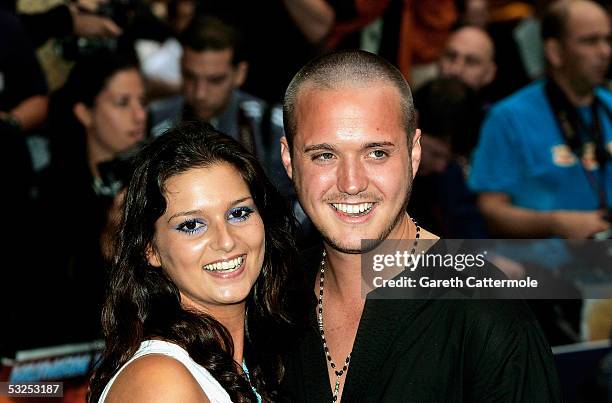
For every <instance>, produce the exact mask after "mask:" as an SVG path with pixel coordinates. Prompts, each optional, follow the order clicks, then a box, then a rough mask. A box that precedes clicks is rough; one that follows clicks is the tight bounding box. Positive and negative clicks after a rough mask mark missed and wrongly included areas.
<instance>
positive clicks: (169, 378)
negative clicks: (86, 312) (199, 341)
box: [105, 354, 209, 403]
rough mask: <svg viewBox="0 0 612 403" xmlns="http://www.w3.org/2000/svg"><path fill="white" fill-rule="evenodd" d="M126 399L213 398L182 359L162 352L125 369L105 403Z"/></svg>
mask: <svg viewBox="0 0 612 403" xmlns="http://www.w3.org/2000/svg"><path fill="white" fill-rule="evenodd" d="M126 401H130V402H151V403H157V402H160V403H161V402H181V403H208V402H209V399H208V397H206V394H205V393H204V391H203V390H202V388H201V387H200V385H199V384H198V382H197V381H196V379H195V378H194V377H193V376H192V375H191V373H190V372H189V370H188V369H187V368H186V367H185V366H184V365H183V364H182V363H181V362H180V361H177V360H175V359H174V358H171V357H168V356H165V355H162V354H148V355H145V356H143V357H140V358H138V359H136V360H134V361H133V362H131V363H130V364H129V365H128V366H127V367H125V368H124V369H123V371H121V373H120V374H119V376H118V377H117V379H115V382H114V383H113V386H112V387H111V389H110V391H109V394H108V395H107V397H106V400H105V403H119V402H126Z"/></svg>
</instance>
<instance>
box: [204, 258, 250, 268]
mask: <svg viewBox="0 0 612 403" xmlns="http://www.w3.org/2000/svg"><path fill="white" fill-rule="evenodd" d="M243 260H244V256H240V257H237V258H235V259H232V260H227V261H224V262H216V263H211V264H207V265H204V267H203V268H204V270H208V271H230V270H234V269H236V268H238V267H240V265H241V264H242V261H243Z"/></svg>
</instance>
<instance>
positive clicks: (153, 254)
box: [145, 244, 161, 267]
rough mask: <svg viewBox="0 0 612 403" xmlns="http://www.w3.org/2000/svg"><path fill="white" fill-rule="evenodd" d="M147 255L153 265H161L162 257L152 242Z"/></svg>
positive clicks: (148, 246)
mask: <svg viewBox="0 0 612 403" xmlns="http://www.w3.org/2000/svg"><path fill="white" fill-rule="evenodd" d="M145 254H146V255H147V261H148V262H149V264H150V265H151V266H153V267H161V259H160V258H159V253H157V251H156V250H155V247H154V246H153V245H152V244H149V245H147V250H146V251H145Z"/></svg>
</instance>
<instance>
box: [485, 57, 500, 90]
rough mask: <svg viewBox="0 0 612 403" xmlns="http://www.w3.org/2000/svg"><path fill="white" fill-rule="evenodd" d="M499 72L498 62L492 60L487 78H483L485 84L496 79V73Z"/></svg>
mask: <svg viewBox="0 0 612 403" xmlns="http://www.w3.org/2000/svg"><path fill="white" fill-rule="evenodd" d="M496 74H497V64H495V63H494V62H491V65H490V66H489V68H488V69H487V72H486V75H485V78H484V80H483V85H489V84H491V83H492V82H493V80H495V75H496Z"/></svg>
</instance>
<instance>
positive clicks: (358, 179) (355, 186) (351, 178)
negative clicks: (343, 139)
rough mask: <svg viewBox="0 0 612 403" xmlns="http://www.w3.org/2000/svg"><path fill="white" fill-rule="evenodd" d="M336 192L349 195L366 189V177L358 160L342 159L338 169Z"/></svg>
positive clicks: (365, 172) (364, 170)
mask: <svg viewBox="0 0 612 403" xmlns="http://www.w3.org/2000/svg"><path fill="white" fill-rule="evenodd" d="M337 186H338V190H339V191H341V192H343V193H347V194H350V195H355V194H358V193H360V192H363V191H364V190H366V189H367V188H368V175H367V171H366V169H365V167H364V166H363V161H361V160H360V159H359V158H347V159H344V160H343V161H342V162H341V163H340V165H339V167H338V185H337Z"/></svg>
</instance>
